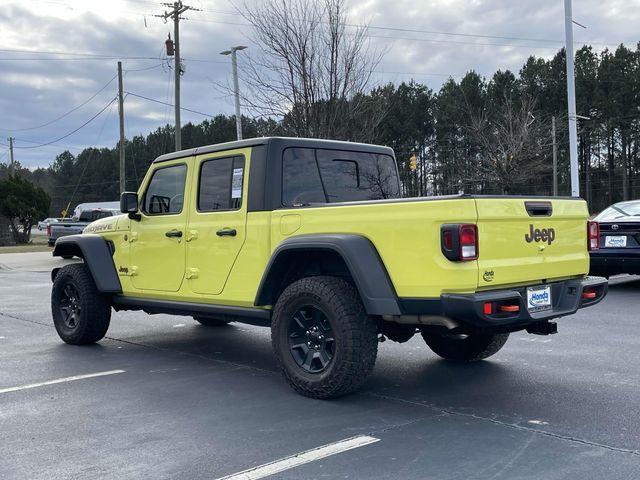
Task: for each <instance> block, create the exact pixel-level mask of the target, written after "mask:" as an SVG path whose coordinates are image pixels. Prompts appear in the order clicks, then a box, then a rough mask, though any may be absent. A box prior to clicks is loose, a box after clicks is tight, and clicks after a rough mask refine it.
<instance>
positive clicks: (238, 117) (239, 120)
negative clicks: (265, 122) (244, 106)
mask: <svg viewBox="0 0 640 480" xmlns="http://www.w3.org/2000/svg"><path fill="white" fill-rule="evenodd" d="M245 48H247V47H245V46H243V45H238V46H236V47H231V50H225V51H224V52H220V54H221V55H231V70H232V74H233V93H234V95H235V103H236V136H237V138H238V140H242V117H241V114H240V87H239V85H238V59H237V55H236V52H237V51H238V50H244V49H245Z"/></svg>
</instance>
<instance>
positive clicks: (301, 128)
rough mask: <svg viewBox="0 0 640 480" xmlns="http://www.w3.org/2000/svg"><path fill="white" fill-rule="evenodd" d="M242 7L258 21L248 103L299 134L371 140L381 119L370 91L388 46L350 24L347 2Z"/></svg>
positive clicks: (276, 1)
mask: <svg viewBox="0 0 640 480" xmlns="http://www.w3.org/2000/svg"><path fill="white" fill-rule="evenodd" d="M238 11H239V12H240V13H241V14H242V15H243V16H244V18H245V19H246V20H247V21H249V23H251V25H252V26H253V34H252V36H253V38H252V40H253V41H254V43H255V44H256V45H257V49H256V48H252V49H251V50H253V51H250V52H251V53H250V54H249V55H248V57H247V61H246V62H244V63H243V65H241V73H242V81H243V85H244V86H245V87H244V90H245V92H244V95H243V96H244V103H245V104H246V105H248V106H249V108H250V109H251V110H253V112H252V113H254V114H257V115H259V116H269V117H276V118H281V119H283V126H284V127H285V128H286V130H287V131H289V132H290V133H292V134H294V135H297V136H309V137H317V138H337V139H345V140H359V141H366V140H369V139H371V138H372V137H373V135H374V130H375V127H376V126H377V125H378V124H379V123H380V121H381V120H382V118H383V117H384V112H385V104H384V100H383V99H382V98H377V97H376V98H373V97H371V96H369V95H367V94H368V93H369V90H370V86H371V85H370V81H371V77H372V74H373V71H374V70H375V68H376V66H377V65H378V63H379V62H380V60H381V58H382V56H383V52H379V51H376V50H375V49H373V48H372V47H371V45H370V43H369V40H368V39H367V38H366V35H365V34H366V31H367V28H366V27H361V26H352V25H349V24H348V21H347V16H346V11H345V5H344V0H323V1H318V0H264V1H261V2H258V3H257V4H256V5H253V6H249V5H246V4H245V5H244V6H243V8H239V9H238Z"/></svg>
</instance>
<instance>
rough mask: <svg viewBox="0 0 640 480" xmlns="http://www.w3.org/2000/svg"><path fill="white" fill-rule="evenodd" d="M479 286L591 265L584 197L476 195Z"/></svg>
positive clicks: (580, 271) (575, 271)
mask: <svg viewBox="0 0 640 480" xmlns="http://www.w3.org/2000/svg"><path fill="white" fill-rule="evenodd" d="M476 208H477V211H478V238H479V258H478V267H479V268H478V287H486V288H493V287H498V286H504V285H511V284H523V283H532V282H536V281H542V280H552V279H558V278H564V277H571V276H577V275H585V274H586V273H587V272H588V271H589V252H588V251H587V220H588V211H587V206H586V203H585V202H584V201H583V200H580V199H578V200H573V199H552V200H547V199H535V198H509V197H502V198H476Z"/></svg>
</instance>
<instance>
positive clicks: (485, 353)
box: [422, 332, 509, 363]
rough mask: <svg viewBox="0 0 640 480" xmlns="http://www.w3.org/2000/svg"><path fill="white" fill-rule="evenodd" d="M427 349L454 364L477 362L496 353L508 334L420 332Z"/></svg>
mask: <svg viewBox="0 0 640 480" xmlns="http://www.w3.org/2000/svg"><path fill="white" fill-rule="evenodd" d="M422 338H424V341H425V342H426V344H427V345H428V346H429V348H430V349H431V350H432V351H433V353H435V354H436V355H439V356H440V357H442V358H444V359H446V360H452V361H454V362H462V363H467V362H477V361H479V360H483V359H485V358H488V357H490V356H491V355H493V354H495V353H497V352H498V351H499V350H500V349H501V348H502V347H503V346H504V344H505V343H506V342H507V339H508V338H509V334H508V333H495V334H469V335H455V334H450V333H442V334H440V333H427V332H422Z"/></svg>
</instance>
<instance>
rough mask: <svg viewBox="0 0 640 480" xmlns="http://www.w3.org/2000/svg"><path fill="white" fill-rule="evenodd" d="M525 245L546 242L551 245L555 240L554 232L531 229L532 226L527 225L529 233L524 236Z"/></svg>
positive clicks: (551, 230) (552, 230)
mask: <svg viewBox="0 0 640 480" xmlns="http://www.w3.org/2000/svg"><path fill="white" fill-rule="evenodd" d="M524 239H525V240H526V241H527V243H531V242H547V245H551V244H552V243H553V241H554V240H555V239H556V231H555V230H554V229H553V228H543V229H539V228H533V224H530V225H529V233H525V234H524Z"/></svg>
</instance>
